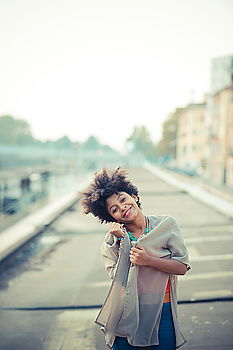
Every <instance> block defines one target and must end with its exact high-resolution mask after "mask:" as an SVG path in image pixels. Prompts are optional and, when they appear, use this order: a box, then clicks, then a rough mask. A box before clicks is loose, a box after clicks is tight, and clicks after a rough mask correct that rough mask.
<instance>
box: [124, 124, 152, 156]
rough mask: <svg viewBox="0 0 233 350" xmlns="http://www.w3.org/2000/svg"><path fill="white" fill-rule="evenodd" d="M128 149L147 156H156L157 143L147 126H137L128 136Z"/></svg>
mask: <svg viewBox="0 0 233 350" xmlns="http://www.w3.org/2000/svg"><path fill="white" fill-rule="evenodd" d="M126 144H127V145H128V149H129V150H130V151H133V152H135V151H136V152H139V153H142V154H143V155H144V156H146V157H147V158H151V157H154V156H155V155H156V154H155V145H154V143H153V142H152V140H151V136H150V133H149V131H148V130H147V128H146V127H145V126H135V127H134V129H133V132H132V134H131V135H130V136H129V137H128V138H127V140H126Z"/></svg>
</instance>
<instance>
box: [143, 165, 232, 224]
mask: <svg viewBox="0 0 233 350" xmlns="http://www.w3.org/2000/svg"><path fill="white" fill-rule="evenodd" d="M144 168H145V169H147V170H148V171H150V172H151V173H152V174H154V175H156V176H158V177H159V178H160V179H161V180H163V181H166V182H167V183H168V184H169V185H171V186H174V187H176V188H179V189H180V190H184V191H186V192H188V193H189V194H190V195H191V196H192V197H194V198H197V199H199V200H200V201H202V202H204V203H205V204H207V205H209V206H210V207H212V208H214V209H215V210H217V211H218V212H219V213H221V214H223V215H225V216H227V217H229V218H231V219H233V203H231V202H230V201H228V200H226V199H223V198H220V197H219V196H218V195H215V194H213V193H211V192H209V191H207V190H205V189H204V188H202V187H201V186H200V185H198V184H197V183H194V182H192V183H189V182H188V181H185V179H182V181H181V180H180V179H178V178H177V177H176V176H175V175H174V176H173V175H170V174H169V173H168V172H166V171H165V170H162V169H161V168H159V167H157V166H155V165H152V164H149V163H146V164H145V165H144Z"/></svg>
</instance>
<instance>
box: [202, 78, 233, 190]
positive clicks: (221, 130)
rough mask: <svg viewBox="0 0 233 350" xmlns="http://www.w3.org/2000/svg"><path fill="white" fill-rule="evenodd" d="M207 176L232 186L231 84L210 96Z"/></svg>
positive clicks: (232, 133)
mask: <svg viewBox="0 0 233 350" xmlns="http://www.w3.org/2000/svg"><path fill="white" fill-rule="evenodd" d="M210 105H211V123H210V125H209V156H208V171H209V174H208V177H209V178H210V179H211V181H212V182H213V183H214V184H216V185H227V186H229V187H232V188H233V85H232V86H231V87H228V88H224V89H222V90H220V91H218V92H217V93H216V94H214V95H212V96H211V104H210Z"/></svg>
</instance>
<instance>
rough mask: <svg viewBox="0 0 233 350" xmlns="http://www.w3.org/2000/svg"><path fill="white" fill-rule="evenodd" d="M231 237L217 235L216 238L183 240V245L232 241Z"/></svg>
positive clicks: (205, 237)
mask: <svg viewBox="0 0 233 350" xmlns="http://www.w3.org/2000/svg"><path fill="white" fill-rule="evenodd" d="M232 240H233V235H222V236H221V235H218V236H204V237H191V238H184V241H185V243H187V244H193V243H202V242H218V241H232Z"/></svg>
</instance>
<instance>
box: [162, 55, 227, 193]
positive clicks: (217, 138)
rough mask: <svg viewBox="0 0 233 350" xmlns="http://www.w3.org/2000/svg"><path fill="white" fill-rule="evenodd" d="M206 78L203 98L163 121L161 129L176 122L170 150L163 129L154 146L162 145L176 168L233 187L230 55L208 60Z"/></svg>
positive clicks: (164, 153)
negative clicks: (206, 84) (207, 85)
mask: <svg viewBox="0 0 233 350" xmlns="http://www.w3.org/2000/svg"><path fill="white" fill-rule="evenodd" d="M210 81H211V86H210V92H209V93H208V94H206V96H205V100H204V101H201V103H190V104H188V105H187V106H185V107H184V108H180V109H176V111H175V112H174V113H172V114H171V115H170V116H169V118H168V119H167V120H166V121H165V123H164V127H163V130H165V129H166V128H167V126H168V125H169V124H171V123H172V124H174V123H176V127H175V126H174V125H173V127H174V128H176V129H177V133H176V146H173V150H172V149H171V148H170V142H171V141H172V142H173V141H174V137H173V136H172V135H170V141H168V139H169V137H167V134H166V133H165V132H163V138H162V140H161V141H160V143H159V145H158V147H160V145H163V148H161V147H160V148H161V149H162V152H163V155H164V156H165V155H167V157H168V158H169V157H170V158H171V159H173V161H172V162H171V164H172V166H171V167H172V168H175V169H176V170H177V171H180V172H185V173H189V174H190V175H195V174H197V175H199V176H201V177H203V178H204V179H206V180H208V181H210V182H212V183H213V184H214V185H226V186H228V187H231V188H233V56H227V57H220V58H215V59H213V60H212V62H211V77H210ZM177 110H179V115H178V118H175V116H177ZM174 149H176V152H174ZM174 163H175V166H174Z"/></svg>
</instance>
